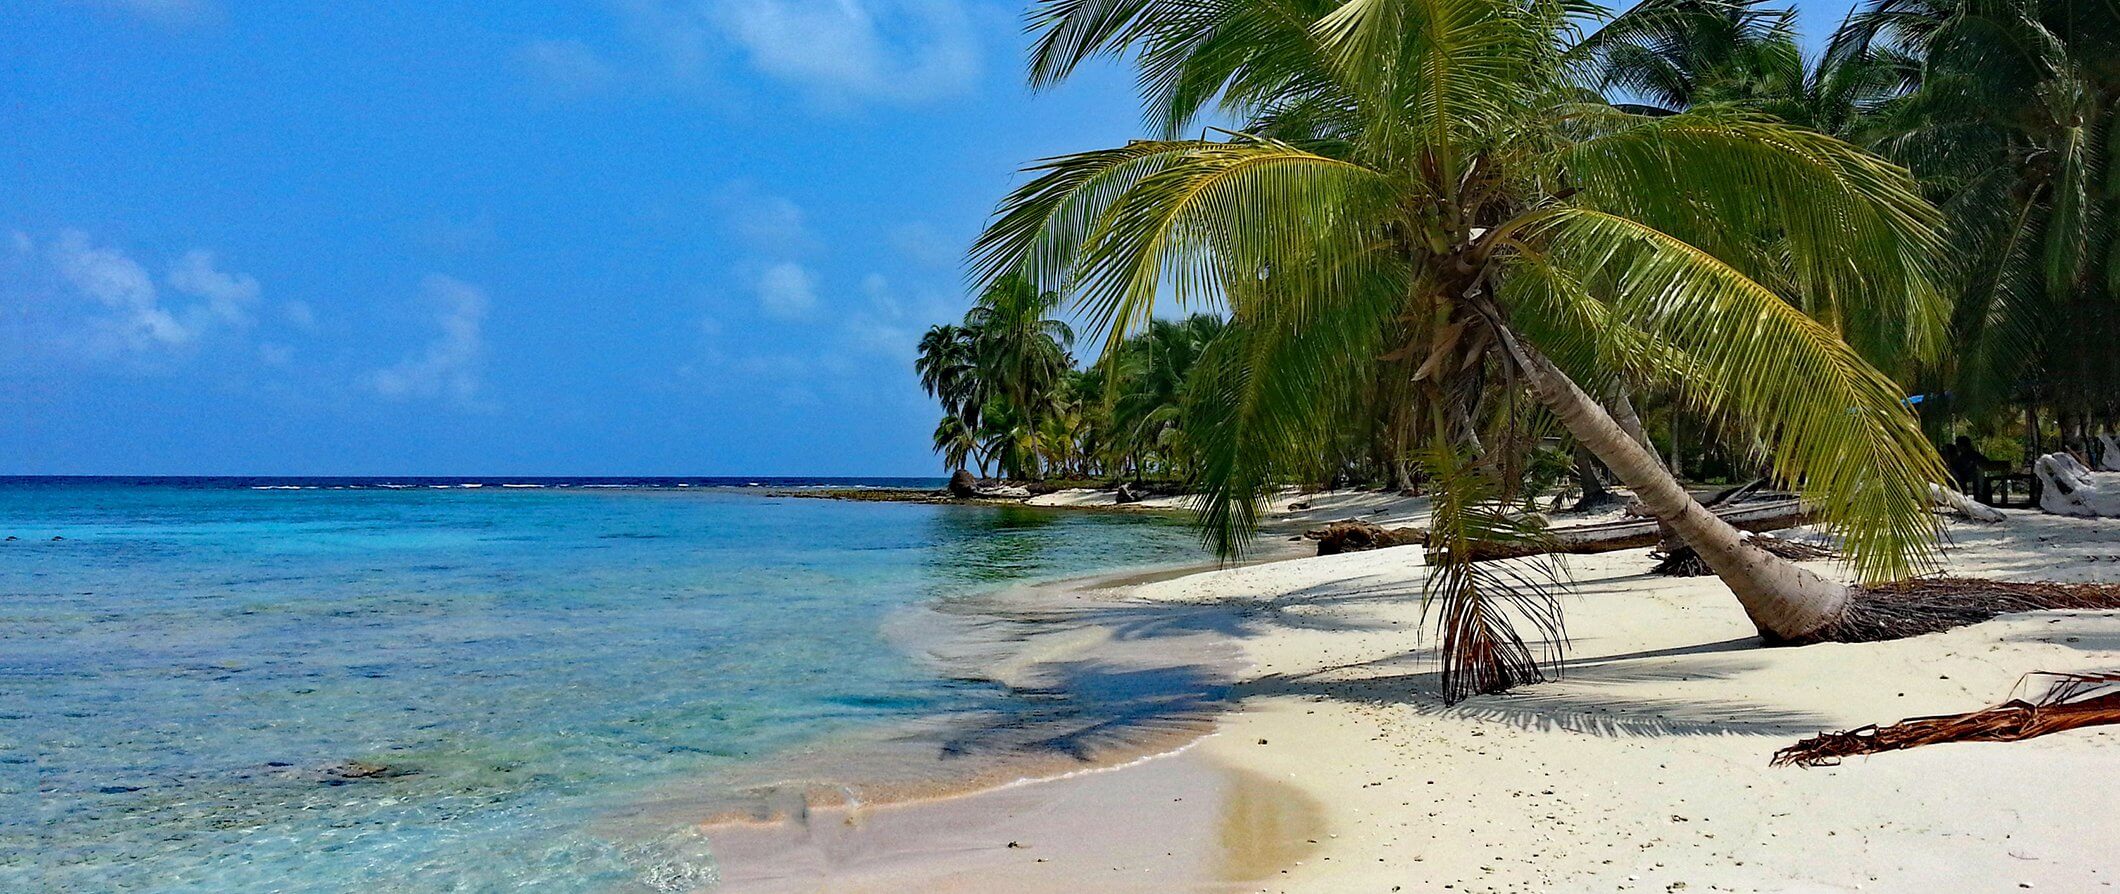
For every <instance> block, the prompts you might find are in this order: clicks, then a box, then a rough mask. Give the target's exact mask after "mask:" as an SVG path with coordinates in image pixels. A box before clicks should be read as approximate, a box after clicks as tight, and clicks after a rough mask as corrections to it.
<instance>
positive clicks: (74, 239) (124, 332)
mask: <svg viewBox="0 0 2120 894" xmlns="http://www.w3.org/2000/svg"><path fill="white" fill-rule="evenodd" d="M33 247H34V242H33V240H31V239H30V238H29V237H28V236H27V235H25V234H19V233H18V234H16V248H17V251H18V252H21V253H27V252H29V251H32V250H33ZM46 256H47V258H48V259H49V261H50V263H51V270H52V272H53V273H54V274H55V275H56V276H57V278H58V281H59V282H60V283H61V284H63V285H64V286H65V287H67V289H68V290H70V291H71V292H72V293H73V294H74V295H76V296H78V297H79V298H81V299H85V300H86V301H88V302H89V303H90V304H91V306H92V307H93V308H94V310H93V311H92V312H91V313H90V314H89V317H88V324H89V326H90V327H91V329H93V330H94V337H93V338H92V339H91V341H92V342H93V343H94V344H95V345H97V346H98V347H100V348H102V349H103V350H104V351H106V352H108V351H111V350H122V351H133V352H139V351H151V350H156V349H173V348H180V347H184V346H188V345H191V344H193V343H195V342H198V341H200V340H201V339H203V338H205V337H206V336H207V335H209V334H211V333H213V332H214V331H217V330H223V331H232V330H241V329H247V328H249V327H250V326H251V325H252V324H253V323H254V322H255V314H254V310H255V308H256V307H257V305H258V303H259V297H260V294H261V293H262V291H263V290H262V289H261V288H260V287H259V285H258V281H257V279H256V278H255V277H252V276H250V275H249V274H244V273H229V272H226V271H223V270H222V269H221V268H220V266H219V261H218V259H217V258H216V257H215V255H214V253H213V252H210V251H207V250H205V249H193V250H191V251H189V252H186V253H185V254H184V255H183V256H182V257H180V258H179V259H178V260H177V262H176V263H175V264H173V265H171V267H170V269H169V274H168V276H167V278H166V283H167V285H168V287H169V289H170V291H172V292H174V293H176V295H177V296H181V297H182V298H189V299H191V300H189V301H183V300H179V301H167V300H165V296H164V294H163V292H162V290H161V288H160V287H158V286H157V285H156V283H155V279H154V277H153V276H152V275H151V274H149V273H148V271H147V267H146V266H145V265H143V264H141V263H140V262H139V261H137V260H134V259H133V257H132V256H131V255H130V254H127V253H126V252H125V251H124V250H123V249H120V248H116V247H113V246H107V245H98V244H96V242H95V240H94V239H92V238H90V236H89V235H88V233H86V232H84V231H81V230H66V231H64V232H61V233H60V234H59V235H58V237H57V238H56V239H53V240H52V243H51V245H50V247H49V249H47V251H46Z"/></svg>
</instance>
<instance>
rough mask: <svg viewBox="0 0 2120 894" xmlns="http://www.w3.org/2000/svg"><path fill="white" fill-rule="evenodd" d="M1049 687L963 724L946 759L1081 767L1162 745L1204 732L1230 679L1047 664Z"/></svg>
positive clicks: (949, 740)
mask: <svg viewBox="0 0 2120 894" xmlns="http://www.w3.org/2000/svg"><path fill="white" fill-rule="evenodd" d="M1041 674H1042V676H1044V677H1045V678H1046V679H1047V680H1048V682H1046V683H1045V684H1043V685H1039V686H1035V687H1018V688H1014V689H1012V690H1011V694H1013V695H1015V696H1016V698H1014V699H1012V700H1011V701H1010V705H1011V707H1010V708H1009V709H1008V710H1006V711H1005V712H1002V713H991V714H982V715H980V716H976V717H972V718H967V719H966V721H965V722H964V723H963V724H961V725H960V727H959V728H958V729H957V730H956V731H955V732H953V733H952V734H950V735H947V736H945V737H943V740H942V745H941V756H942V757H943V758H945V759H949V758H958V757H965V756H969V755H976V754H1016V755H1059V756H1065V757H1070V758H1073V759H1075V760H1078V761H1082V762H1085V763H1087V762H1092V761H1095V760H1098V759H1099V758H1100V756H1102V755H1107V754H1112V753H1116V752H1119V751H1122V750H1126V749H1134V748H1138V747H1139V746H1140V745H1141V744H1142V743H1144V742H1147V741H1150V740H1152V739H1158V738H1161V737H1167V736H1173V735H1184V734H1188V733H1192V734H1197V733H1204V732H1206V731H1207V730H1208V729H1209V728H1210V727H1211V725H1212V723H1213V720H1214V717H1215V715H1216V714H1218V713H1221V712H1222V711H1224V710H1227V709H1228V708H1230V707H1231V706H1232V705H1233V704H1234V703H1233V702H1231V701H1230V699H1229V693H1230V685H1231V679H1230V677H1229V674H1228V673H1227V672H1226V670H1224V669H1222V668H1219V667H1215V666H1211V665H1190V664H1181V665H1172V666H1166V667H1129V666H1122V665H1117V664H1114V663H1111V662H1107V661H1096V660H1085V661H1064V662H1054V663H1052V664H1049V665H1045V666H1043V667H1042V668H1041Z"/></svg>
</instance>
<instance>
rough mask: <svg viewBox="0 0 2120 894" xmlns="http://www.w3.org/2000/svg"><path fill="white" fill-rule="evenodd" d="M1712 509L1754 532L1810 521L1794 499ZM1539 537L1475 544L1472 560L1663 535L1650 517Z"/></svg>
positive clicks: (1608, 547)
mask: <svg viewBox="0 0 2120 894" xmlns="http://www.w3.org/2000/svg"><path fill="white" fill-rule="evenodd" d="M1713 511H1714V512H1715V514H1716V515H1717V516H1720V517H1721V518H1722V520H1723V521H1726V522H1729V523H1730V524H1731V525H1732V526H1735V527H1736V528H1737V529H1738V530H1740V531H1752V532H1755V533H1759V532H1766V531H1780V530H1783V529H1786V528H1793V527H1796V526H1798V525H1801V524H1803V523H1805V522H1806V521H1809V520H1810V514H1809V513H1808V512H1807V511H1806V510H1805V508H1804V506H1803V504H1802V503H1801V502H1799V501H1796V500H1775V501H1771V502H1761V503H1745V504H1742V505H1735V506H1722V507H1719V508H1717V509H1715V510H1713ZM1543 539H1544V540H1545V544H1544V546H1543V548H1541V547H1539V546H1531V545H1517V544H1475V547H1474V551H1473V552H1474V555H1473V559H1475V560H1477V561H1486V560H1489V559H1514V558H1518V557H1520V556H1530V555H1538V554H1541V553H1549V552H1552V553H1569V554H1573V555H1590V554H1594V553H1609V552H1617V551H1619V550H1623V549H1640V548H1642V547H1645V546H1655V545H1657V544H1659V543H1662V542H1663V541H1664V535H1663V530H1662V527H1661V525H1660V524H1659V523H1658V522H1657V521H1656V519H1653V518H1651V519H1642V520H1640V521H1617V522H1605V523H1603V524H1596V525H1581V526H1578V527H1572V528H1559V529H1556V530H1551V531H1547V532H1546V534H1545V537H1544V538H1543Z"/></svg>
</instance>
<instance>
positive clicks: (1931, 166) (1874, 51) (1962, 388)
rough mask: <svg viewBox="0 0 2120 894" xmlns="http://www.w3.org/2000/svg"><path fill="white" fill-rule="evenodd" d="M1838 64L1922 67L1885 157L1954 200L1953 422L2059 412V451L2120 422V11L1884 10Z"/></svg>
mask: <svg viewBox="0 0 2120 894" xmlns="http://www.w3.org/2000/svg"><path fill="white" fill-rule="evenodd" d="M1834 50H1835V52H1838V53H1844V54H1849V55H1878V56H1896V57H1901V58H1908V59H1918V60H1920V62H1921V64H1920V65H1919V67H1913V66H1907V68H1908V71H1909V75H1908V84H1909V86H1910V88H1911V90H1910V92H1909V93H1908V94H1907V95H1906V96H1905V98H1904V99H1901V100H1899V101H1897V102H1895V103H1893V104H1892V105H1891V106H1889V107H1887V108H1886V109H1885V110H1884V111H1883V114H1882V115H1881V116H1880V117H1881V118H1883V119H1884V120H1883V121H1882V122H1881V123H1880V129H1881V130H1882V131H1883V138H1882V139H1881V141H1880V145H1881V147H1882V148H1883V149H1884V150H1885V151H1886V152H1887V153H1889V154H1892V155H1894V156H1895V157H1897V158H1900V159H1902V160H1904V161H1905V162H1906V163H1907V164H1908V165H1909V166H1911V167H1912V168H1913V169H1914V171H1915V172H1916V173H1917V174H1920V175H1921V176H1922V177H1923V179H1924V180H1925V181H1926V182H1927V183H1928V184H1929V185H1930V187H1931V189H1932V190H1933V191H1934V193H1935V194H1936V196H1937V197H1938V198H1939V199H1941V200H1942V205H1943V208H1944V210H1945V213H1946V214H1947V215H1948V218H1949V221H1950V229H1951V241H1952V244H1953V246H1954V247H1955V248H1957V249H1958V250H1957V251H1956V252H1955V253H1954V256H1955V257H1956V258H1957V259H1958V260H1959V261H1960V263H1959V264H1958V265H1957V266H1956V268H1955V269H1954V271H1953V272H1954V274H1955V275H1954V277H1953V284H1954V286H1955V289H1956V298H1957V306H1956V309H1955V312H1954V315H1953V323H1954V339H1955V342H1956V344H1957V345H1958V346H1959V349H1958V350H1955V351H1953V352H1951V354H1950V355H1949V359H1950V360H1951V361H1952V363H1951V366H1952V367H1953V368H1948V369H1945V370H1943V371H1942V372H1943V380H1944V381H1943V383H1944V384H1948V385H1949V386H1951V387H1953V389H1954V391H1955V392H1956V394H1957V395H1958V397H1959V400H1958V401H1957V404H1956V407H1955V408H1956V409H1958V410H1959V411H1961V412H1968V413H1973V414H1979V413H1983V412H1992V411H1995V410H1998V409H2001V408H2002V407H2003V406H2005V405H2006V404H2009V403H2011V402H2017V401H2022V402H2024V403H2026V404H2028V405H2030V406H2033V407H2035V408H2036V406H2037V405H2039V404H2050V405H2052V406H2054V407H2055V408H2056V409H2057V410H2058V411H2059V412H2060V413H2061V414H2062V418H2063V420H2064V424H2063V429H2064V432H2065V434H2066V433H2068V430H2069V429H2071V428H2074V427H2075V426H2078V425H2084V426H2087V425H2088V424H2089V423H2090V422H2091V421H2092V420H2093V419H2097V420H2099V421H2103V422H2105V423H2106V424H2107V425H2113V424H2115V423H2120V362H2116V359H2115V354H2114V352H2113V350H2112V345H2113V344H2114V342H2115V340H2120V238H2116V235H2120V234H2116V232H2115V229H2114V225H2113V222H2114V220H2115V215H2120V170H2116V169H2115V168H2114V149H2115V148H2116V147H2120V144H2116V143H2115V142H2114V140H2115V138H2116V134H2120V130H2116V129H2115V125H2116V119H2120V110H2116V105H2115V104H2116V102H2120V66H2116V65H2115V63H2114V60H2115V59H2120V9H2116V8H2115V7H2113V6H2112V5H2111V4H2092V3H2071V2H2063V0H1874V2H1872V3H1870V4H1869V5H1867V6H1866V7H1864V8H1863V9H1862V10H1861V11H1860V12H1859V13H1858V14H1856V15H1855V16H1853V17H1851V18H1850V20H1849V21H1848V23H1847V25H1846V27H1844V28H1843V29H1842V31H1841V32H1840V33H1839V34H1838V35H1836V37H1835V41H1834ZM2028 435H2029V436H2030V437H2031V438H2032V439H2033V440H2034V442H2036V438H2037V435H2036V430H2034V432H2030V433H2028Z"/></svg>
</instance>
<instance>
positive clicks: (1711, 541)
mask: <svg viewBox="0 0 2120 894" xmlns="http://www.w3.org/2000/svg"><path fill="white" fill-rule="evenodd" d="M1503 338H1504V341H1505V344H1506V345H1507V347H1508V348H1509V350H1510V351H1511V353H1513V354H1515V355H1516V357H1517V360H1518V362H1519V363H1520V364H1521V365H1522V367H1523V368H1524V376H1525V379H1526V380H1527V381H1528V382H1529V383H1530V385H1531V389H1532V391H1533V392H1534V393H1536V394H1537V395H1538V397H1539V400H1540V401H1541V402H1543V403H1544V404H1545V405H1546V407H1547V408H1548V409H1550V410H1552V411H1553V414H1554V415H1555V416H1557V417H1559V418H1560V421H1561V424H1562V425H1565V426H1567V428H1568V431H1569V433H1570V434H1573V435H1574V436H1575V439H1576V441H1577V442H1578V443H1580V444H1582V445H1583V446H1584V447H1587V448H1589V450H1590V452H1591V453H1593V454H1595V455H1596V456H1597V458H1598V459H1599V460H1600V461H1602V462H1604V464H1605V467H1606V468H1608V469H1611V470H1612V474H1614V475H1616V476H1618V477H1619V479H1620V480H1621V481H1623V482H1625V483H1626V484H1627V486H1628V487H1630V488H1632V489H1633V490H1634V495H1635V497H1637V498H1638V499H1640V500H1641V502H1642V506H1643V507H1644V508H1646V509H1648V510H1649V512H1650V514H1652V515H1654V516H1656V518H1657V520H1659V521H1661V522H1663V523H1664V524H1665V525H1667V526H1669V527H1670V528H1671V530H1673V531H1675V532H1677V534H1678V536H1679V537H1681V538H1683V539H1684V540H1685V541H1686V545H1688V546H1691V547H1693V550H1694V552H1696V553H1699V554H1700V557H1701V559H1702V560H1703V561H1705V562H1707V563H1708V567H1709V568H1712V569H1714V570H1715V576H1716V577H1719V578H1721V579H1722V581H1723V583H1724V584H1726V585H1728V586H1729V588H1730V591H1731V592H1733V593H1735V594H1737V601H1738V602H1739V603H1742V604H1743V605H1744V607H1745V614H1746V615H1749V616H1750V617H1751V618H1752V624H1753V626H1755V627H1757V628H1758V629H1759V633H1760V635H1761V636H1763V637H1766V638H1767V639H1768V640H1769V641H1778V642H1797V641H1803V640H1806V639H1808V638H1811V637H1813V636H1814V635H1815V634H1817V633H1818V632H1819V631H1820V630H1821V629H1823V628H1824V627H1826V626H1827V625H1829V624H1831V623H1833V622H1834V621H1836V620H1838V619H1839V618H1840V616H1841V614H1842V612H1844V611H1845V610H1846V608H1847V604H1848V598H1849V592H1850V591H1849V588H1848V586H1847V585H1846V584H1844V583H1841V582H1839V581H1834V580H1828V579H1826V578H1824V577H1821V576H1819V575H1817V574H1814V573H1812V572H1811V571H1810V570H1809V569H1805V568H1801V567H1798V566H1797V565H1796V564H1795V563H1793V562H1790V561H1789V560H1787V559H1783V558H1781V557H1779V556H1776V555H1773V554H1771V553H1768V552H1767V551H1766V550H1763V549H1760V548H1759V547H1756V546H1753V545H1752V544H1750V543H1747V542H1746V541H1745V538H1744V535H1743V533H1741V532H1739V531H1738V530H1737V529H1736V528H1734V527H1732V526H1731V525H1730V524H1729V523H1728V522H1725V521H1723V520H1722V519H1720V518H1717V517H1716V516H1715V513H1712V512H1709V511H1708V510H1707V508H1706V507H1704V506H1702V505H1701V504H1700V501H1699V500H1695V499H1694V498H1693V496H1692V495H1691V494H1689V493H1687V492H1686V489H1685V488H1683V487H1681V486H1679V483H1678V479H1676V478H1674V477H1672V476H1671V472H1670V470H1668V469H1665V468H1664V465H1663V463H1661V462H1659V461H1658V460H1657V458H1656V454H1654V453H1651V452H1650V451H1648V450H1646V449H1644V448H1643V447H1642V445H1641V443H1640V442H1638V441H1636V440H1635V439H1634V438H1632V437H1630V436H1628V434H1627V432H1626V430H1624V429H1622V428H1621V427H1620V425H1619V423H1618V422H1617V421H1616V420H1614V419H1613V418H1612V414H1611V413H1608V412H1606V410H1605V408H1604V406H1602V405H1600V404H1599V403H1598V402H1597V401H1595V400H1592V399H1591V398H1590V395H1588V394H1585V393H1583V389H1582V388H1581V387H1579V386H1577V385H1576V384H1575V380H1574V379H1571V378H1569V377H1568V374H1567V373H1564V372H1562V371H1561V369H1560V367H1557V366H1554V365H1553V362H1552V361H1550V360H1547V359H1546V357H1545V355H1543V354H1540V353H1539V352H1538V351H1537V350H1536V349H1534V348H1532V347H1531V346H1530V345H1528V344H1524V343H1523V342H1522V341H1521V340H1519V339H1517V338H1516V337H1515V336H1514V334H1512V333H1505V334H1504V335H1503Z"/></svg>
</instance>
